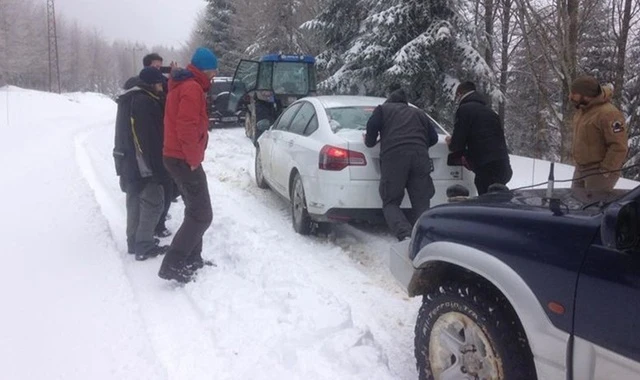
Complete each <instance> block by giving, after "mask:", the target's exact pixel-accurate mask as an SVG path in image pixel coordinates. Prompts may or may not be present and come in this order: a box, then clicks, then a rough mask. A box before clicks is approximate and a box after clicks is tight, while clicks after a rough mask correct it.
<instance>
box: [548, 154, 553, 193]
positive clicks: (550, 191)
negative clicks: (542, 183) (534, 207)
mask: <svg viewBox="0 0 640 380" xmlns="http://www.w3.org/2000/svg"><path fill="white" fill-rule="evenodd" d="M553 166H554V162H553V161H551V164H550V165H549V178H548V180H549V182H547V199H551V197H552V196H553V180H554V178H553Z"/></svg>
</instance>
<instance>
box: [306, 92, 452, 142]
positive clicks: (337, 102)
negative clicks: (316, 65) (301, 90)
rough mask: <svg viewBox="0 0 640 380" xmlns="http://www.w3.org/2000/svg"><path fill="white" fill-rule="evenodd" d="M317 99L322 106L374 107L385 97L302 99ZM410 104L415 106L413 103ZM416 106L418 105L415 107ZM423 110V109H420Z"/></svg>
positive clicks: (313, 97) (315, 97) (357, 96)
mask: <svg viewBox="0 0 640 380" xmlns="http://www.w3.org/2000/svg"><path fill="white" fill-rule="evenodd" d="M309 98H312V99H317V100H318V101H319V102H320V104H321V105H322V107H324V108H340V107H375V106H377V105H379V104H382V103H384V102H385V101H386V100H387V99H386V98H382V97H378V96H361V95H321V96H311V97H307V98H302V99H301V100H303V99H309ZM410 105H411V106H413V107H415V106H414V105H413V104H410ZM416 108H418V107H416ZM422 111H423V112H425V111H424V110H422ZM425 114H426V115H427V116H428V117H429V119H431V120H432V121H433V122H434V123H435V124H436V126H437V127H438V129H439V130H440V132H439V133H441V134H445V135H449V132H447V130H446V129H445V128H444V127H443V126H442V125H440V123H438V122H437V121H436V120H435V119H433V118H432V117H431V116H430V115H429V114H428V113H426V112H425Z"/></svg>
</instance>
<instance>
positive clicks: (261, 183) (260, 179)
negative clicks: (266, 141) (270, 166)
mask: <svg viewBox="0 0 640 380" xmlns="http://www.w3.org/2000/svg"><path fill="white" fill-rule="evenodd" d="M255 172H256V184H257V185H258V187H259V188H261V189H266V188H268V187H269V185H267V181H265V179H264V173H263V172H262V157H260V148H256V160H255Z"/></svg>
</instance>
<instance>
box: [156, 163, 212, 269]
mask: <svg viewBox="0 0 640 380" xmlns="http://www.w3.org/2000/svg"><path fill="white" fill-rule="evenodd" d="M164 166H165V167H166V168H167V171H168V172H169V175H171V178H173V180H174V182H175V183H176V185H178V189H180V193H181V194H182V200H183V201H184V205H185V210H184V220H183V221H182V225H181V226H180V228H179V229H178V231H177V232H176V234H175V236H174V237H173V241H172V242H171V246H170V247H169V251H168V252H167V254H166V256H165V258H164V260H163V264H162V265H163V266H164V265H169V266H170V267H173V268H176V269H182V268H184V267H185V266H186V265H188V264H189V263H190V262H191V261H197V260H201V258H202V256H201V253H202V236H203V235H204V233H205V231H206V230H207V229H208V228H209V226H210V225H211V221H212V219H213V211H212V209H211V198H210V196H209V186H208V184H207V176H206V174H205V172H204V170H203V169H202V165H200V166H198V168H197V169H196V170H193V171H192V170H191V168H190V167H189V165H188V164H187V163H186V161H184V160H180V159H176V158H170V157H164Z"/></svg>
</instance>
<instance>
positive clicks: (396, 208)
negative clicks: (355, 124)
mask: <svg viewBox="0 0 640 380" xmlns="http://www.w3.org/2000/svg"><path fill="white" fill-rule="evenodd" d="M391 90H392V92H391V94H390V95H389V97H388V99H387V100H386V101H385V102H384V103H383V104H381V105H379V106H378V107H376V108H375V110H374V111H373V114H372V115H371V117H370V118H369V121H368V122H367V133H366V134H365V137H364V138H365V145H366V146H368V147H373V146H375V145H376V144H377V139H378V135H380V172H381V173H380V198H382V212H383V213H384V218H385V220H386V221H387V224H388V225H389V228H390V229H391V231H392V232H393V233H394V234H395V235H396V237H397V238H398V240H399V241H402V240H405V239H407V238H410V237H411V230H412V224H413V222H415V219H416V218H418V217H419V216H420V215H422V213H423V212H424V211H426V210H427V209H428V208H429V206H430V203H431V198H432V197H433V195H434V194H435V188H434V186H433V181H432V179H431V160H430V158H429V147H431V146H433V145H435V144H436V143H437V142H438V133H437V132H436V130H435V127H434V125H433V124H432V123H431V121H430V120H429V118H428V117H427V115H426V114H425V113H424V112H423V111H422V110H420V109H418V108H415V107H413V106H410V105H409V104H408V102H407V95H406V94H405V92H404V90H402V89H401V88H399V87H398V86H395V87H392V88H391ZM405 189H407V192H408V193H409V199H410V200H411V206H412V211H413V218H412V219H413V221H412V222H409V220H408V219H407V217H406V216H405V214H404V213H403V212H402V210H401V209H400V204H401V203H402V200H403V199H404V191H405Z"/></svg>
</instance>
